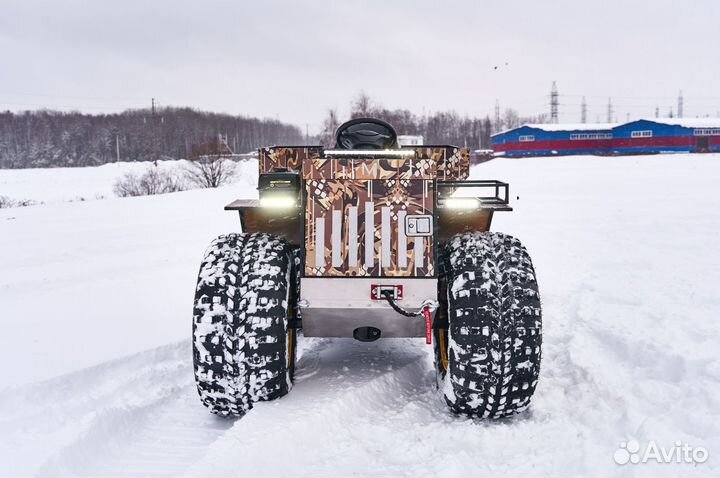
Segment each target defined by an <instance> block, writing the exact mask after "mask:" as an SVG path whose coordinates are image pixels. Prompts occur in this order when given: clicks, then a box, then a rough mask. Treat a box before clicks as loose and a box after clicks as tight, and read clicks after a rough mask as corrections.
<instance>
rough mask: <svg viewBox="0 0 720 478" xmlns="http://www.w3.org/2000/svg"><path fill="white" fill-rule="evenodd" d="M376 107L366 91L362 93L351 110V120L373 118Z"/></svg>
mask: <svg viewBox="0 0 720 478" xmlns="http://www.w3.org/2000/svg"><path fill="white" fill-rule="evenodd" d="M374 109H375V108H374V107H373V104H372V100H371V99H370V97H369V96H368V95H367V93H365V92H364V91H361V92H360V93H359V94H358V96H357V98H355V101H353V104H352V107H351V108H350V117H351V118H367V117H369V116H373V111H374Z"/></svg>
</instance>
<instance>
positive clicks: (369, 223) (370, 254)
mask: <svg viewBox="0 0 720 478" xmlns="http://www.w3.org/2000/svg"><path fill="white" fill-rule="evenodd" d="M374 265H375V203H374V202H366V203H365V266H366V267H367V268H370V267H373V266H374Z"/></svg>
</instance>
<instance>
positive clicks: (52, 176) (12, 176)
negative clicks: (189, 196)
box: [0, 159, 257, 204]
mask: <svg viewBox="0 0 720 478" xmlns="http://www.w3.org/2000/svg"><path fill="white" fill-rule="evenodd" d="M157 165H158V168H160V169H161V170H163V171H168V172H171V173H174V174H177V175H178V176H180V177H182V176H183V174H184V170H185V169H186V168H188V167H191V164H190V162H189V161H186V160H177V161H158V162H157ZM152 166H153V163H151V162H146V161H141V162H118V163H108V164H103V165H102V166H95V167H86V168H46V169H0V196H7V197H9V198H10V199H13V200H15V201H21V200H31V201H34V202H36V203H44V204H54V203H58V202H70V201H92V200H95V199H106V198H113V197H115V193H114V192H113V186H114V185H115V183H116V182H117V181H118V180H119V179H120V178H122V176H124V175H125V174H127V173H135V174H142V173H143V172H145V171H146V170H147V169H148V168H150V167H152ZM235 168H236V171H237V175H236V177H235V178H234V180H233V182H240V183H243V181H245V180H246V179H247V178H253V175H255V176H257V160H255V159H249V160H245V161H239V162H237V163H236V164H235ZM245 184H249V183H245Z"/></svg>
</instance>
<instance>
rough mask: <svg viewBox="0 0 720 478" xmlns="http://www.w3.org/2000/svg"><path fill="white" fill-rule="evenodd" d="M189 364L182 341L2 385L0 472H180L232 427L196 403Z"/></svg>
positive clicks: (130, 473) (189, 356) (0, 397)
mask: <svg viewBox="0 0 720 478" xmlns="http://www.w3.org/2000/svg"><path fill="white" fill-rule="evenodd" d="M191 362H192V359H191V355H190V351H189V343H188V342H187V341H183V342H181V343H177V344H171V345H167V346H164V347H159V348H157V349H153V350H150V351H147V352H143V353H140V354H136V355H133V356H130V357H127V358H123V359H118V360H115V361H112V362H108V363H105V364H101V365H98V366H95V367H91V368H88V369H84V370H80V371H78V372H74V373H71V374H68V375H65V376H62V377H59V378H56V379H52V380H49V381H45V382H40V383H37V384H32V385H28V386H24V387H19V388H15V389H10V390H5V391H3V392H2V393H0V410H2V411H3V412H0V413H2V414H1V415H0V434H2V435H3V436H6V437H8V438H9V440H8V443H9V444H10V446H9V447H7V448H6V449H4V450H3V451H2V453H3V454H4V453H7V458H3V459H2V460H0V462H1V463H2V464H3V465H2V469H0V474H1V475H3V476H28V475H33V474H36V473H37V474H39V475H41V476H139V475H142V476H170V475H177V474H178V473H181V472H182V471H183V470H184V469H185V468H186V467H187V466H188V464H189V463H190V462H192V461H194V460H197V459H199V457H200V455H201V454H202V453H203V451H204V449H205V447H206V446H207V445H208V444H209V443H211V442H212V441H214V440H215V439H217V437H218V436H219V435H221V434H222V433H224V431H225V430H226V429H227V428H228V427H230V426H231V425H232V422H228V421H227V420H219V419H217V418H216V417H214V416H211V415H209V414H208V413H206V411H205V410H204V409H203V407H202V405H200V403H199V402H198V400H197V392H196V390H195V385H194V382H193V376H192V367H191ZM13 410H23V411H26V410H35V413H32V414H31V415H28V414H27V413H26V412H25V413H23V414H21V415H15V414H14V413H13ZM38 444H43V446H42V447H38V446H37V445H38Z"/></svg>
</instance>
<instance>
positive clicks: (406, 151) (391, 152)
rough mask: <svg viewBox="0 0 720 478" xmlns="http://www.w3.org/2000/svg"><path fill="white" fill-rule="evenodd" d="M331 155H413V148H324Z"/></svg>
mask: <svg viewBox="0 0 720 478" xmlns="http://www.w3.org/2000/svg"><path fill="white" fill-rule="evenodd" d="M325 154H326V155H331V156H398V157H404V156H415V150H413V149H326V150H325Z"/></svg>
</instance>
